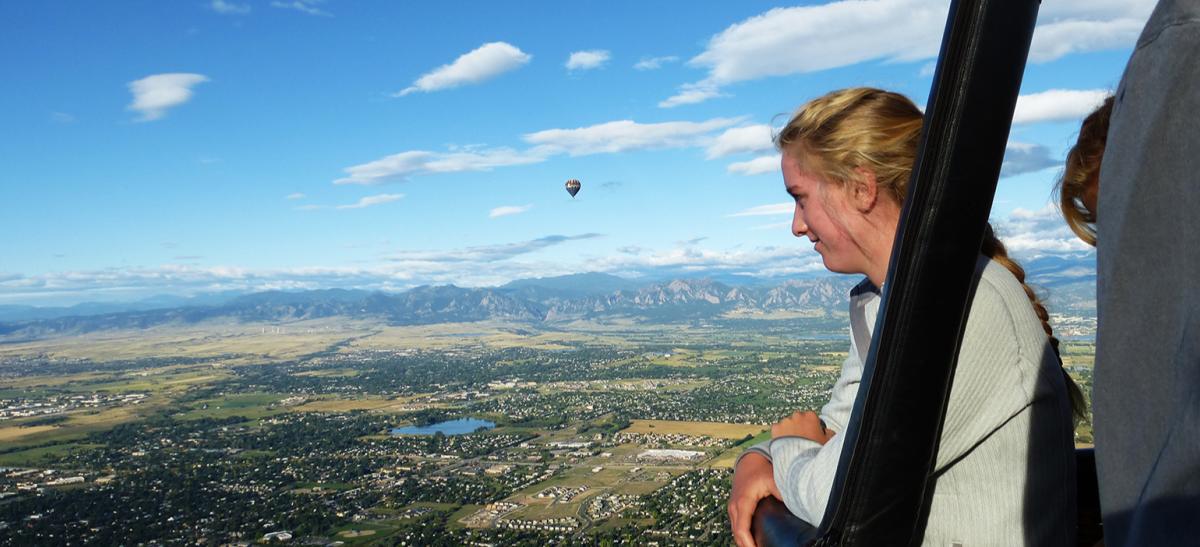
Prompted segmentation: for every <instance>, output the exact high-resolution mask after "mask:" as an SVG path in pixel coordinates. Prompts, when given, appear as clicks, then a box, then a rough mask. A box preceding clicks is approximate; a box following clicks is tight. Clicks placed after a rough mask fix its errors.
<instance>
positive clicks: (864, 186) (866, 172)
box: [850, 167, 879, 213]
mask: <svg viewBox="0 0 1200 547" xmlns="http://www.w3.org/2000/svg"><path fill="white" fill-rule="evenodd" d="M850 185H851V189H850V198H851V200H852V202H853V203H854V208H855V209H858V211H859V212H862V213H866V212H868V211H870V210H871V209H874V208H875V205H876V204H877V203H878V201H879V182H878V181H877V180H876V179H875V172H874V171H872V170H870V169H867V168H865V167H856V168H855V169H854V180H852V181H850Z"/></svg>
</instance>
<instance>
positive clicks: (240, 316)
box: [0, 255, 1095, 340]
mask: <svg viewBox="0 0 1200 547" xmlns="http://www.w3.org/2000/svg"><path fill="white" fill-rule="evenodd" d="M1090 259H1091V258H1090V257H1089V256H1088V255H1081V256H1068V257H1049V258H1045V259H1036V260H1031V261H1029V262H1028V263H1027V264H1026V270H1027V272H1028V273H1029V276H1028V277H1029V280H1030V281H1031V283H1033V284H1034V285H1035V286H1036V287H1037V288H1038V289H1039V292H1040V293H1041V294H1042V295H1043V297H1044V298H1045V299H1046V302H1047V304H1048V305H1049V306H1050V310H1051V312H1052V313H1062V314H1067V315H1075V316H1094V314H1095V275H1094V272H1093V271H1091V270H1089V262H1088V261H1089V260H1090ZM857 281H858V278H857V277H854V276H833V277H823V278H816V279H793V280H788V281H785V282H782V283H777V284H727V283H723V282H721V281H715V280H712V279H676V280H671V281H665V282H648V281H641V282H639V281H634V280H629V279H625V278H621V277H617V276H613V275H607V274H600V273H586V274H576V275H567V276H560V277H549V278H539V279H523V280H519V281H514V282H511V283H508V284H506V285H504V286H501V287H493V288H463V287H456V286H453V285H444V286H437V287H431V286H422V287H417V288H414V289H411V290H409V291H406V292H403V293H382V292H369V291H362V290H345V289H327V290H314V291H267V292H260V293H253V294H245V295H240V296H232V295H223V296H222V297H221V298H220V299H215V298H214V299H212V300H210V302H212V303H209V304H205V305H199V304H196V303H195V302H197V300H198V299H185V300H183V305H179V306H175V307H167V308H161V309H139V308H137V307H134V308H133V309H130V308H129V307H126V308H124V309H121V308H119V307H118V308H116V309H112V308H106V307H105V305H100V304H93V305H79V306H74V307H71V308H53V309H49V310H48V309H42V308H28V307H17V306H5V307H0V314H2V315H0V337H3V338H7V339H8V340H13V339H27V338H38V337H44V336H51V335H56V334H69V333H84V332H90V331H95V330H106V329H137V328H149V327H153V326H156V325H164V324H172V323H174V324H189V323H197V322H200V321H209V320H232V321H243V322H264V321H265V322H274V321H296V320H304V319H317V318H322V317H351V318H370V319H376V320H382V321H385V322H387V323H389V324H393V325H417V324H436V323H445V322H469V321H482V320H488V319H500V320H513V321H525V322H534V323H539V322H546V323H555V322H563V321H571V320H576V319H605V318H615V317H624V318H633V319H636V320H642V321H650V322H667V323H670V322H679V321H691V320H697V319H713V318H718V317H720V316H722V315H723V314H727V313H729V312H763V313H766V312H778V311H808V312H811V311H818V312H824V313H838V312H841V311H844V310H845V308H846V301H847V294H848V293H849V290H850V288H851V287H852V286H853V285H854V284H855V283H857ZM153 302H155V303H159V304H162V303H169V302H170V300H169V299H165V298H159V299H156V300H154V301H153ZM148 305H151V302H148V301H143V302H140V303H132V304H128V305H126V306H148ZM71 310H73V311H75V312H77V313H75V314H72V315H60V314H63V313H67V312H68V311H71ZM39 314H40V315H39ZM17 318H19V319H17Z"/></svg>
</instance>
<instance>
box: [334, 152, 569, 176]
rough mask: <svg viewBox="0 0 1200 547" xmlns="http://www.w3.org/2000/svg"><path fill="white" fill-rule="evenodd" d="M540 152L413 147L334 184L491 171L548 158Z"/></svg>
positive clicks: (349, 170)
mask: <svg viewBox="0 0 1200 547" xmlns="http://www.w3.org/2000/svg"><path fill="white" fill-rule="evenodd" d="M545 159H546V158H545V155H543V154H539V153H536V152H518V151H516V150H513V149H511V148H494V149H488V150H480V151H474V150H471V151H462V152H427V151H424V150H411V151H408V152H401V153H399V154H393V155H391V156H387V157H384V158H380V159H377V160H375V161H371V162H367V163H363V164H360V165H354V166H351V167H347V168H346V169H345V171H346V173H347V176H346V177H343V178H340V179H337V180H335V181H333V183H334V184H382V183H385V182H399V181H404V180H407V179H408V177H410V176H413V175H425V174H431V173H457V172H463V171H488V170H491V169H492V168H495V167H504V166H509V165H525V164H530V163H538V162H541V161H545Z"/></svg>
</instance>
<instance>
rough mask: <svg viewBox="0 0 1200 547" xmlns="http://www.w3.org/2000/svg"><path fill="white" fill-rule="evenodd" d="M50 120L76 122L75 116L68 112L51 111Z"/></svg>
mask: <svg viewBox="0 0 1200 547" xmlns="http://www.w3.org/2000/svg"><path fill="white" fill-rule="evenodd" d="M50 121H52V122H54V123H74V122H75V116H72V115H70V114H67V113H66V112H51V113H50Z"/></svg>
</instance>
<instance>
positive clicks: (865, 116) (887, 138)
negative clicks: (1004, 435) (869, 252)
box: [775, 87, 1086, 418]
mask: <svg viewBox="0 0 1200 547" xmlns="http://www.w3.org/2000/svg"><path fill="white" fill-rule="evenodd" d="M923 119H924V114H922V113H921V110H920V109H919V108H917V106H916V105H915V104H913V102H912V101H911V100H909V99H908V98H907V97H905V96H903V95H900V94H898V93H893V92H890V91H883V90H880V89H874V88H869V87H855V88H849V89H842V90H838V91H833V92H830V93H828V94H826V95H824V96H821V97H818V98H816V99H813V100H811V101H809V102H807V103H805V104H804V105H803V106H801V107H800V109H799V110H798V111H796V114H795V115H793V116H792V118H791V120H789V121H788V123H787V125H785V126H784V127H783V129H782V130H780V132H779V134H778V135H777V136H776V137H775V145H776V146H777V147H778V148H779V150H780V152H782V153H784V154H791V155H792V157H794V158H795V159H796V160H797V161H799V162H800V163H801V164H802V165H804V169H805V171H806V172H808V173H810V174H812V175H814V176H816V177H817V178H818V179H821V180H824V181H828V182H832V183H835V184H837V185H839V186H843V187H844V186H845V185H846V183H847V182H849V181H851V180H854V178H855V177H857V176H858V175H857V173H856V170H858V169H869V170H870V171H871V172H873V173H874V174H875V180H876V182H877V184H878V186H879V191H880V192H882V193H886V194H887V195H889V196H891V197H892V198H893V199H894V200H895V202H896V203H897V204H903V203H904V199H905V197H907V195H908V179H909V176H910V175H911V174H912V167H913V163H914V162H915V161H916V157H917V148H918V146H919V144H920V138H921V125H922V122H923ZM980 252H982V253H983V254H984V255H985V256H987V257H988V258H990V259H992V260H994V261H996V262H997V263H999V264H1000V265H1001V266H1004V267H1005V269H1007V270H1008V271H1009V272H1011V273H1012V274H1013V276H1014V277H1016V278H1017V281H1018V282H1020V283H1021V286H1022V287H1024V288H1025V295H1026V296H1028V297H1029V303H1030V305H1031V306H1032V307H1033V311H1034V314H1035V315H1037V317H1038V319H1040V320H1041V322H1042V329H1043V330H1045V331H1046V336H1047V338H1049V341H1050V345H1051V347H1053V348H1054V353H1055V355H1057V354H1058V339H1057V338H1055V337H1054V332H1053V329H1052V328H1051V327H1050V321H1049V319H1050V314H1049V313H1047V311H1046V307H1045V306H1044V305H1043V304H1042V302H1041V299H1039V298H1038V296H1037V294H1036V293H1035V292H1034V291H1033V289H1032V288H1030V287H1029V285H1026V284H1025V270H1024V269H1023V268H1022V267H1021V265H1020V264H1018V263H1017V262H1016V261H1015V260H1013V259H1012V258H1010V257H1009V256H1008V251H1007V249H1005V247H1004V244H1003V243H1002V242H1001V241H1000V240H999V239H998V238H996V235H995V234H994V233H993V231H992V227H991V225H988V227H987V232H986V235H985V238H984V243H983V246H982V248H981V249H980ZM1060 362H1061V359H1060ZM1063 376H1064V377H1065V378H1066V381H1067V392H1068V395H1069V396H1070V398H1071V408H1072V411H1073V412H1074V413H1075V415H1076V416H1077V417H1080V418H1082V417H1084V415H1085V412H1086V411H1085V405H1086V403H1085V401H1084V398H1083V392H1082V391H1081V390H1080V389H1079V386H1078V385H1076V384H1075V382H1074V380H1072V379H1071V377H1070V375H1068V374H1067V372H1066V370H1065V369H1064V370H1063Z"/></svg>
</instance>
